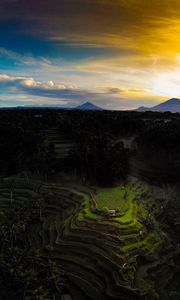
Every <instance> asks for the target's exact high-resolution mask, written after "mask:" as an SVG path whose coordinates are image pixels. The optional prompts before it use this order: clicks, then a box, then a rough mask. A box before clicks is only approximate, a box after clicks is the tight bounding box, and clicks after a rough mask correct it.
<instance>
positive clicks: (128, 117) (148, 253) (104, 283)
mask: <svg viewBox="0 0 180 300" xmlns="http://www.w3.org/2000/svg"><path fill="white" fill-rule="evenodd" d="M0 115H1V118H0V133H1V135H0V142H1V146H0V175H1V180H0V226H1V228H0V229H1V232H0V242H1V244H0V253H1V254H0V284H1V287H0V299H8V300H9V299H10V300H11V299H13V300H14V299H18V300H21V299H22V300H35V299H37V300H41V299H42V300H46V299H47V300H48V299H53V300H54V299H56V300H57V299H58V298H59V296H60V294H61V292H62V291H65V292H71V293H72V294H73V296H74V299H75V300H76V299H78V300H90V299H94V300H96V299H102V300H113V299H126V300H131V299H132V300H134V299H138V300H139V299H143V300H147V299H148V300H161V299H163V300H164V299H165V300H177V299H178V298H179V297H180V288H179V286H180V284H179V283H180V272H179V266H180V252H179V238H180V219H179V212H180V204H179V197H180V191H179V186H178V183H179V181H178V180H179V174H180V172H179V170H180V169H179V168H180V157H179V153H180V144H179V132H180V117H179V115H178V114H173V115H172V114H170V113H164V114H158V113H142V114H141V113H136V112H129V113H128V112H78V111H50V110H47V109H45V110H37V111H36V110H24V111H23V110H22V111H18V110H17V111H13V110H12V111H0ZM37 115H38V116H39V117H36V116H37ZM166 146H167V147H166ZM17 174H18V175H17ZM132 176H134V177H136V179H135V178H132ZM142 178H143V179H144V180H145V181H146V183H144V182H142V181H141V179H142ZM111 210H115V215H112V214H111V213H110V212H109V211H111ZM32 262H33V263H32ZM42 272H43V274H44V275H43V276H42Z"/></svg>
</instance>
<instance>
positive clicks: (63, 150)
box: [45, 128, 74, 159]
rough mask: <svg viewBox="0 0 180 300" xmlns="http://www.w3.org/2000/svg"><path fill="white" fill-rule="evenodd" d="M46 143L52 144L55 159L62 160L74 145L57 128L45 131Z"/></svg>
mask: <svg viewBox="0 0 180 300" xmlns="http://www.w3.org/2000/svg"><path fill="white" fill-rule="evenodd" d="M45 134H46V136H47V141H48V142H50V143H53V144H54V152H55V157H56V158H57V159H64V158H66V157H67V156H68V154H69V152H70V151H71V150H72V149H73V147H74V144H73V143H72V141H71V140H70V139H69V138H67V137H66V136H65V135H64V134H63V133H61V132H60V130H59V129H58V128H51V129H48V130H46V131H45Z"/></svg>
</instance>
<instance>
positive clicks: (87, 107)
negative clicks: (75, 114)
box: [75, 102, 103, 110]
mask: <svg viewBox="0 0 180 300" xmlns="http://www.w3.org/2000/svg"><path fill="white" fill-rule="evenodd" d="M75 109H77V110H103V108H101V107H99V106H96V105H95V104H93V103H91V102H85V103H83V104H81V105H78V106H77V107H76V108H75Z"/></svg>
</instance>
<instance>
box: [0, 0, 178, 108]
mask: <svg viewBox="0 0 180 300" xmlns="http://www.w3.org/2000/svg"><path fill="white" fill-rule="evenodd" d="M0 31H1V32H0V33H1V45H0V65H1V70H0V72H1V74H0V85H1V98H0V101H1V102H0V104H1V106H16V105H61V106H75V105H78V104H80V103H83V102H85V101H87V100H88V101H92V102H94V103H95V104H97V105H101V106H103V107H106V108H112V109H131V108H136V107H138V106H140V105H145V106H151V105H155V104H157V103H160V102H161V101H164V100H165V99H168V97H180V87H179V79H178V78H179V74H180V1H179V0H147V1H144V0H116V1H115V0H111V1H110V0H91V1H90V0H61V1H58V0H52V1H49V0H39V1H34V0H29V1H23V0H4V1H3V2H2V4H1V9H0Z"/></svg>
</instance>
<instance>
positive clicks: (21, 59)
mask: <svg viewBox="0 0 180 300" xmlns="http://www.w3.org/2000/svg"><path fill="white" fill-rule="evenodd" d="M0 57H2V58H3V57H6V58H9V59H11V60H13V61H15V62H16V63H18V64H20V65H26V66H32V65H36V66H37V65H38V66H43V67H45V66H50V65H51V62H50V60H49V59H47V58H45V57H41V56H37V57H33V56H31V55H22V54H19V53H17V52H14V51H12V50H9V49H6V48H2V47H1V48H0Z"/></svg>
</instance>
